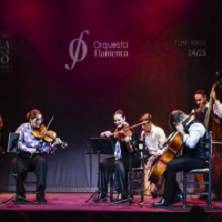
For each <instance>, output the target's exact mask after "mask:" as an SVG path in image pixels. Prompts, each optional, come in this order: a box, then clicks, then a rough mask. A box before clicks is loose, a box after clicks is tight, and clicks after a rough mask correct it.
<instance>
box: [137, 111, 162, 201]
mask: <svg viewBox="0 0 222 222" xmlns="http://www.w3.org/2000/svg"><path fill="white" fill-rule="evenodd" d="M139 121H140V122H144V123H143V124H142V132H141V135H140V140H141V141H143V143H144V152H145V153H147V157H145V166H144V168H145V169H144V193H145V194H146V195H152V197H153V198H155V197H156V196H157V191H158V190H157V187H156V185H155V184H154V183H151V182H150V181H149V176H150V173H151V169H152V166H153V164H154V162H155V160H156V159H157V158H158V157H159V156H160V155H161V154H162V153H163V151H164V149H163V144H164V142H165V141H166V136H165V133H164V131H163V129H162V128H160V127H158V126H156V125H155V124H154V123H153V122H152V115H151V114H150V113H144V114H143V115H142V116H141V118H140V120H139Z"/></svg>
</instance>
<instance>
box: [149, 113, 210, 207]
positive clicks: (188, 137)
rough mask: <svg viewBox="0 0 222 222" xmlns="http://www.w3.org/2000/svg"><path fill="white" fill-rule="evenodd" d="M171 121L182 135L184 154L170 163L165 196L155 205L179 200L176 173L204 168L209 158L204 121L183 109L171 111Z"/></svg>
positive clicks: (165, 175)
mask: <svg viewBox="0 0 222 222" xmlns="http://www.w3.org/2000/svg"><path fill="white" fill-rule="evenodd" d="M169 123H170V126H171V128H172V130H174V131H178V132H179V133H180V134H181V136H182V141H181V142H183V154H182V155H181V156H179V157H176V158H175V159H173V160H171V161H170V162H169V163H168V165H167V167H166V171H165V173H164V178H165V187H164V193H163V198H162V199H161V200H160V201H159V202H157V203H153V207H161V206H169V205H171V204H173V203H174V202H176V201H178V199H177V197H178V196H177V190H178V189H177V188H178V184H177V182H176V173H177V172H181V171H189V170H192V169H194V168H202V167H204V165H205V161H206V160H207V154H206V153H205V152H206V151H205V149H202V148H203V147H202V145H201V144H202V143H201V140H202V138H204V135H205V133H206V129H205V127H204V125H203V124H202V123H200V122H197V121H194V120H193V119H192V118H190V117H189V116H188V115H187V114H185V113H184V112H183V111H181V110H174V111H172V112H171V114H170V117H169Z"/></svg>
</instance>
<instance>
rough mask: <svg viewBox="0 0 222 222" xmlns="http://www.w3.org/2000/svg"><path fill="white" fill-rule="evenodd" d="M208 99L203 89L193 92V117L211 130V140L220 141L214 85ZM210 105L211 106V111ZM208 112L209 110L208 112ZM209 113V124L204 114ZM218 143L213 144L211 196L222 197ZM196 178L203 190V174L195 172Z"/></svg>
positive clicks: (221, 118)
mask: <svg viewBox="0 0 222 222" xmlns="http://www.w3.org/2000/svg"><path fill="white" fill-rule="evenodd" d="M210 96H211V98H210V100H211V101H212V103H210V102H208V101H207V95H206V93H205V91H204V90H202V89H198V90H196V91H195V92H194V100H195V103H196V108H195V109H193V110H192V113H193V114H194V116H195V118H196V119H198V120H200V121H201V122H202V123H203V124H204V125H205V126H206V127H207V128H208V129H209V130H211V131H212V137H213V140H220V141H222V127H221V122H222V103H221V102H220V101H219V100H218V99H217V98H216V92H215V87H212V91H211V95H210ZM210 106H212V111H211V108H210ZM208 112H210V113H209V114H208ZM207 115H210V117H211V118H210V120H211V121H210V124H209V122H207V121H206V116H207ZM221 147H222V146H221V145H220V144H213V167H212V168H213V188H212V189H213V198H214V199H221V198H222V196H221V195H222V190H221V189H222V187H221V186H222V184H221V183H222V172H221V171H222V166H221V164H222V163H221V161H222V152H221ZM195 176H196V179H197V181H198V183H199V186H200V189H202V190H204V189H205V186H204V184H203V180H204V178H203V175H202V174H196V175H195Z"/></svg>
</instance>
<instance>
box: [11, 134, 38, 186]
mask: <svg viewBox="0 0 222 222" xmlns="http://www.w3.org/2000/svg"><path fill="white" fill-rule="evenodd" d="M18 139H19V134H18V133H15V132H9V136H8V146H7V153H11V154H15V157H14V158H13V160H12V166H13V170H12V171H13V172H12V173H11V175H12V176H13V177H14V178H15V179H17V172H16V158H17V154H18ZM30 172H31V171H30ZM33 176H34V175H33ZM24 185H27V186H31V185H36V181H35V180H34V179H33V178H32V177H31V178H30V180H25V181H24Z"/></svg>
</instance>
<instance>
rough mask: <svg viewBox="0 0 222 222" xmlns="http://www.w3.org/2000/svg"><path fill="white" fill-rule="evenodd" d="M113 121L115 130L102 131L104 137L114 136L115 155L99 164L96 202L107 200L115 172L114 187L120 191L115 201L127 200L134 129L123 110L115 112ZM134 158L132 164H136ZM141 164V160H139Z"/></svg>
mask: <svg viewBox="0 0 222 222" xmlns="http://www.w3.org/2000/svg"><path fill="white" fill-rule="evenodd" d="M113 122H114V126H115V127H116V128H115V130H114V132H111V131H104V132H101V134H100V136H101V137H102V138H112V139H113V140H114V157H111V158H107V159H104V160H103V161H101V162H100V164H99V178H98V188H99V192H100V193H99V195H98V197H97V199H95V200H94V201H95V202H104V201H106V197H107V191H108V183H109V181H110V178H111V177H112V175H113V173H114V187H115V190H116V191H117V192H118V193H119V195H118V198H117V200H115V201H114V202H116V203H118V202H119V203H122V202H124V201H125V200H126V201H127V197H128V192H127V172H128V170H129V158H130V155H131V153H133V146H132V143H131V140H132V131H131V130H129V124H128V123H127V122H126V117H125V114H124V112H123V111H122V110H117V111H115V112H114V114H113ZM136 162H137V161H136V160H134V159H133V160H132V164H133V165H135V164H136ZM138 165H139V160H138Z"/></svg>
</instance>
